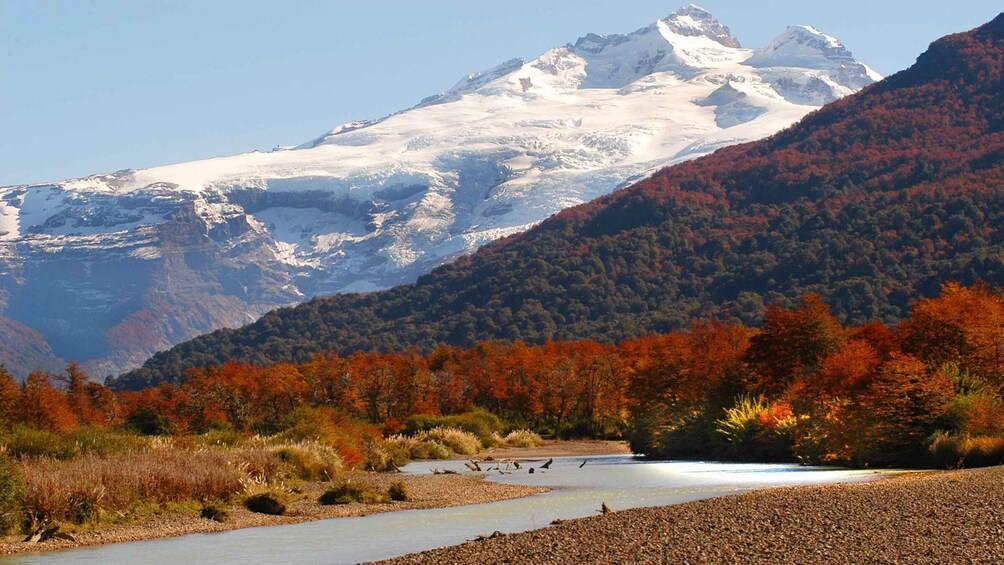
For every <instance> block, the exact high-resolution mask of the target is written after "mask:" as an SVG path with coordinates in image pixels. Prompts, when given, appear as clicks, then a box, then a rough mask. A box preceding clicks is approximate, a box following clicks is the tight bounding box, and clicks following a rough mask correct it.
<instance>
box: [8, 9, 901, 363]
mask: <svg viewBox="0 0 1004 565" xmlns="http://www.w3.org/2000/svg"><path fill="white" fill-rule="evenodd" d="M879 78H881V77H880V76H879V75H878V74H877V73H875V71H873V70H871V69H870V68H868V67H867V66H866V65H864V64H863V63H860V62H858V61H856V60H855V59H854V58H853V57H852V55H851V53H850V52H848V51H847V50H846V49H844V47H843V46H842V45H841V44H840V42H839V41H837V40H836V39H834V38H832V37H830V36H827V35H825V34H823V33H821V32H819V31H817V30H816V29H814V28H812V27H808V26H795V27H790V28H788V29H787V30H786V31H785V32H784V33H782V34H781V35H780V36H779V37H778V38H777V39H776V40H774V41H773V42H771V43H770V44H769V45H767V46H765V47H762V48H760V49H756V50H751V49H746V48H743V47H741V46H740V43H739V41H738V40H737V39H736V38H735V37H733V36H732V34H731V33H730V32H729V30H728V28H727V27H725V26H723V25H722V24H720V23H719V22H718V21H716V20H715V19H714V18H713V17H712V16H711V14H709V13H708V12H706V11H705V10H703V9H701V8H698V7H696V6H688V7H686V8H683V9H681V10H680V11H677V12H675V13H674V14H671V15H670V16H668V17H667V18H665V19H661V20H658V21H656V22H655V23H653V24H652V25H649V26H646V27H644V28H642V29H639V30H637V31H635V32H633V33H630V34H626V35H608V36H601V35H596V34H589V35H586V36H585V37H582V38H580V39H579V40H578V41H576V42H575V43H574V44H568V45H565V46H563V47H558V48H555V49H551V50H549V51H547V52H546V53H544V54H542V55H541V56H539V57H537V58H536V59H533V60H531V61H523V60H521V59H513V60H510V61H507V62H505V63H502V64H501V65H499V66H497V67H494V68H492V69H489V70H486V71H483V72H478V73H473V74H470V75H468V76H466V77H464V78H463V79H462V80H461V81H459V82H458V83H457V84H456V85H455V86H453V88H451V89H449V90H447V91H446V92H444V93H442V94H438V95H435V96H430V97H428V98H426V99H424V100H422V101H421V102H420V103H419V104H418V105H416V106H415V107H413V108H411V109H408V110H405V111H402V112H399V113H396V114H394V115H391V116H388V117H385V118H382V119H375V120H366V121H358V122H352V123H348V124H344V125H341V126H338V127H336V128H334V129H332V130H331V131H329V132H328V133H326V134H325V135H322V136H321V137H319V138H317V139H315V140H313V141H311V142H309V143H306V144H303V145H300V146H297V147H295V148H283V149H277V150H275V151H272V152H269V153H262V152H251V153H245V154H241V155H236V156H233V157H224V158H218V159H207V160H204V161H195V162H190V163H180V164H176V165H168V166H164V167H155V168H150V169H142V170H124V171H119V172H116V173H110V174H102V175H95V176H91V177H87V178H80V179H72V180H67V181H62V182H55V183H47V184H38V185H30V186H27V185H26V186H14V187H5V188H0V314H2V315H3V316H4V317H6V318H9V319H11V320H13V321H15V322H17V323H19V324H23V325H25V326H28V327H31V328H33V329H35V330H37V331H38V332H39V333H40V334H41V335H42V336H44V337H45V339H46V341H47V343H48V344H49V345H50V346H51V347H52V350H53V351H54V355H56V356H59V357H61V358H64V359H71V358H72V359H78V360H87V361H88V362H89V364H88V365H89V367H90V369H91V370H92V371H95V372H100V373H101V374H107V373H111V372H115V371H118V370H122V369H126V368H130V367H133V366H135V365H137V364H139V363H141V362H142V361H143V360H144V359H145V358H146V357H147V356H149V355H150V354H151V353H153V352H155V351H157V350H160V349H163V348H166V347H168V346H170V345H172V344H174V343H177V342H180V341H182V340H185V339H188V338H191V337H193V336H194V335H197V334H199V333H202V332H206V331H210V330H213V329H217V328H219V327H226V326H237V325H242V324H244V323H246V322H249V321H251V320H252V319H254V318H256V317H258V316H259V315H261V314H262V313H264V312H265V311H267V310H269V309H272V308H274V307H276V306H280V305H286V304H292V303H295V302H300V301H303V300H306V299H309V298H310V297H312V296H316V295H322V294H331V293H336V292H349V291H370V290H376V289H381V288H386V287H389V286H392V285H395V284H398V283H402V282H408V281H412V280H414V279H415V278H416V277H417V276H419V275H421V274H422V273H424V272H428V271H429V270H430V269H432V268H433V267H435V266H436V265H439V264H442V263H444V262H446V261H449V260H451V259H452V258H455V257H457V256H459V255H462V254H465V253H469V252H471V251H473V250H474V249H476V248H477V247H478V246H480V245H482V244H484V243H486V242H488V241H491V240H493V239H496V238H499V237H502V236H505V235H508V234H511V233H515V232H518V231H521V230H524V229H526V228H528V227H530V226H532V225H533V224H535V223H536V222H539V221H541V220H542V219H544V218H546V217H548V216H549V215H551V214H553V213H555V212H557V211H559V210H561V209H563V208H565V207H568V206H572V205H575V204H579V203H582V202H584V201H587V200H590V199H592V198H594V197H597V196H599V195H602V194H605V193H608V192H610V191H612V190H614V189H616V188H618V187H620V186H623V185H625V184H626V183H628V182H631V181H634V180H637V179H639V178H642V177H644V176H645V175H648V174H650V173H651V172H653V171H655V170H656V169H658V168H661V167H664V166H666V165H670V164H673V163H676V162H679V161H683V160H686V159H692V158H694V157H697V156H700V155H704V154H707V153H709V152H711V151H713V150H715V149H716V148H718V147H722V146H725V145H730V144H734V143H739V142H744V141H749V140H754V139H759V138H762V137H765V136H767V135H770V134H772V133H774V132H776V131H778V130H780V129H782V128H784V127H786V126H788V125H790V124H792V123H793V122H795V121H797V120H798V119H800V118H801V117H802V116H804V115H805V114H807V113H808V112H811V111H812V110H814V109H815V108H817V107H818V106H821V105H822V104H825V103H827V102H830V101H833V100H836V99H838V98H840V97H842V96H845V95H847V94H850V93H852V92H854V91H856V90H858V89H860V88H862V87H864V86H866V85H868V84H870V83H872V82H874V81H875V80H878V79H879ZM360 323H365V321H360ZM0 354H2V353H0Z"/></svg>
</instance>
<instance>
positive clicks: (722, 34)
mask: <svg viewBox="0 0 1004 565" xmlns="http://www.w3.org/2000/svg"><path fill="white" fill-rule="evenodd" d="M660 21H661V22H663V23H664V24H666V26H667V27H668V28H669V29H670V30H671V31H672V32H673V33H676V34H677V35H683V36H686V37H707V38H708V39H711V40H713V41H716V42H718V43H721V44H722V45H724V46H726V47H732V48H736V49H738V48H740V47H742V45H740V44H739V40H738V39H736V37H735V36H734V35H732V32H731V31H729V28H727V27H725V26H724V25H722V24H721V22H719V21H718V20H716V19H715V17H714V16H713V15H711V12H708V11H707V10H705V9H704V8H702V7H700V6H698V5H696V4H688V5H687V6H684V7H683V8H680V9H679V10H677V11H675V12H673V13H672V14H670V15H669V16H667V17H666V18H664V19H662V20H660Z"/></svg>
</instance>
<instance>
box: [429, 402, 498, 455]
mask: <svg viewBox="0 0 1004 565" xmlns="http://www.w3.org/2000/svg"><path fill="white" fill-rule="evenodd" d="M443 425H444V426H447V427H451V428H459V429H461V430H464V431H467V432H470V433H472V434H474V436H476V437H477V438H478V439H479V440H481V443H482V445H483V446H484V447H491V446H492V445H494V439H493V436H494V434H496V433H501V432H502V430H504V429H505V424H504V423H503V422H502V420H501V419H499V417H498V416H496V415H495V414H492V413H491V412H489V411H487V410H484V409H481V408H476V409H474V410H471V411H469V412H464V413H463V414H456V415H453V416H446V417H445V418H443ZM458 453H459V452H458Z"/></svg>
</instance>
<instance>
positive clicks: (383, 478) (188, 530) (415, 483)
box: [0, 472, 547, 555]
mask: <svg viewBox="0 0 1004 565" xmlns="http://www.w3.org/2000/svg"><path fill="white" fill-rule="evenodd" d="M349 480H350V481H352V482H356V483H361V484H368V485H371V486H373V487H374V488H376V489H379V490H381V491H384V492H386V490H387V488H388V487H389V486H390V485H391V483H395V482H402V483H404V485H405V488H406V490H407V492H408V500H407V501H404V502H389V503H382V504H360V503H353V504H344V505H334V506H323V505H321V504H319V503H318V502H317V498H318V497H319V496H320V495H321V493H323V492H324V491H325V490H326V489H328V488H330V487H331V483H325V482H312V483H305V484H301V485H298V490H300V491H301V492H299V493H296V494H293V495H291V498H292V500H291V502H290V503H289V504H288V505H287V507H288V510H287V512H286V514H285V515H283V516H270V515H266V514H258V513H255V512H251V511H249V510H247V509H246V508H244V507H243V506H241V505H239V504H233V505H230V506H229V507H228V508H227V511H228V512H229V516H228V517H227V519H226V520H225V521H223V522H216V521H213V520H208V519H205V518H202V517H200V516H199V513H198V510H197V509H196V510H194V511H191V512H187V513H169V514H163V515H160V516H156V517H154V518H152V519H150V520H148V521H144V522H140V523H133V524H125V525H113V526H109V527H106V528H102V527H100V526H99V527H98V528H97V529H94V530H88V531H82V532H78V533H74V534H73V536H74V538H75V540H74V541H69V540H60V539H53V540H48V541H45V542H43V543H38V544H28V543H24V542H23V541H22V539H23V537H24V536H11V537H8V538H3V539H0V555H10V554H17V553H33V552H42V551H54V550H60V549H70V548H74V547H85V546H94V545H103V544H108V543H123V542H130V541H140V540H150V539H158V538H166V537H174V536H181V535H187V534H196V533H211V532H222V531H227V530H236V529H241V528H253V527H258V526H278V525H281V524H295V523H299V522H308V521H314V520H326V519H329V518H344V517H349V516H364V515H369V514H376V513H380V512H394V511H398V510H413V509H423V508H446V507H449V506H462V505H467V504H482V503H486V502H496V501H500V500H509V499H513V498H521V497H525V496H531V495H533V494H538V493H541V492H545V491H546V490H547V489H543V488H536V487H527V486H518V485H505V484H498V483H492V482H488V481H486V480H485V475H445V474H444V475H432V474H429V475H407V474H404V475H401V474H388V473H362V472H359V473H354V474H352V475H350V477H349Z"/></svg>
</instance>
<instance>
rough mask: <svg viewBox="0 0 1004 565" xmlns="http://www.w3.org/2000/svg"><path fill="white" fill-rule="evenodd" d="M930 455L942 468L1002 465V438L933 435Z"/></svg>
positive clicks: (1003, 462)
mask: <svg viewBox="0 0 1004 565" xmlns="http://www.w3.org/2000/svg"><path fill="white" fill-rule="evenodd" d="M929 449H930V451H931V455H932V456H933V457H934V460H935V462H936V464H937V465H939V466H942V467H959V466H963V467H988V466H991V465H1001V464H1004V437H1001V436H968V435H949V434H946V433H944V432H939V433H936V434H934V435H933V436H932V437H931V439H930V441H929Z"/></svg>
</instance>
